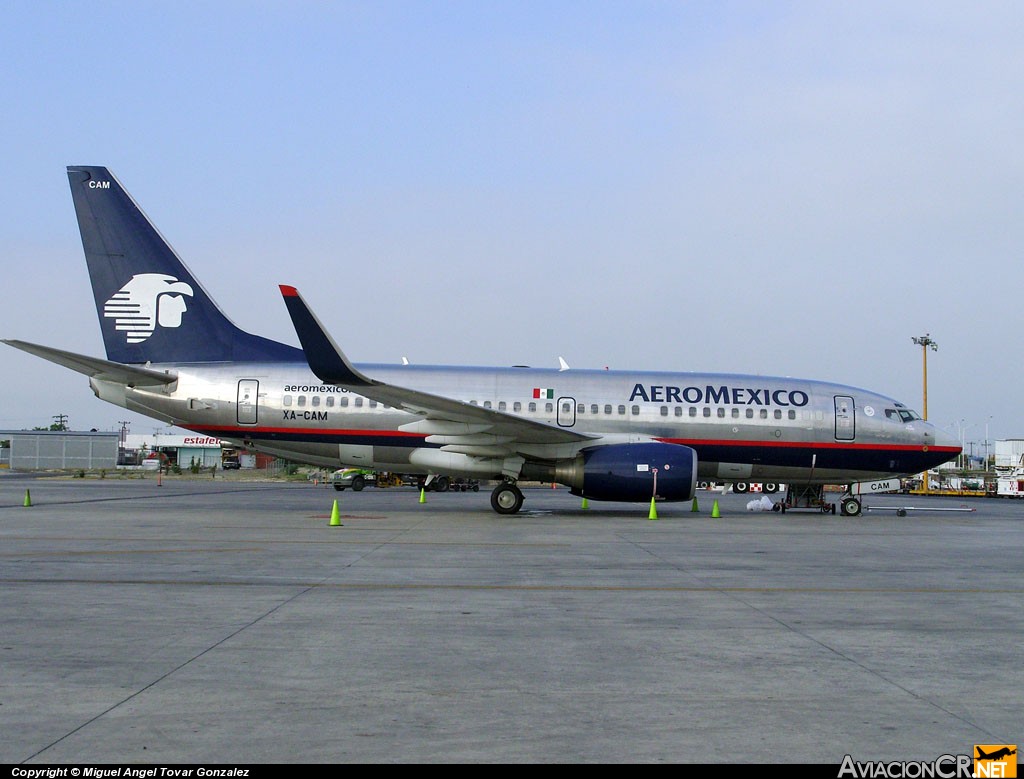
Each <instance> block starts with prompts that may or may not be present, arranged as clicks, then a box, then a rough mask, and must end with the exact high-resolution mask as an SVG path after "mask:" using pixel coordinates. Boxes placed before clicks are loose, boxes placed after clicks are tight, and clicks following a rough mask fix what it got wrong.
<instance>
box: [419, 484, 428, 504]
mask: <svg viewBox="0 0 1024 779" xmlns="http://www.w3.org/2000/svg"><path fill="white" fill-rule="evenodd" d="M426 502H427V491H426V490H425V489H423V488H422V487H421V488H420V503H426Z"/></svg>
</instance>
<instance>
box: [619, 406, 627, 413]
mask: <svg viewBox="0 0 1024 779" xmlns="http://www.w3.org/2000/svg"><path fill="white" fill-rule="evenodd" d="M619 413H620V414H625V413H626V407H625V406H619Z"/></svg>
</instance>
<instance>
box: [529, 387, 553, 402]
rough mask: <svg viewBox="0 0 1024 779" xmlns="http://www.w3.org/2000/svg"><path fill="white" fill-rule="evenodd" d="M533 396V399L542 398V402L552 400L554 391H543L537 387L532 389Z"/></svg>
mask: <svg viewBox="0 0 1024 779" xmlns="http://www.w3.org/2000/svg"><path fill="white" fill-rule="evenodd" d="M533 396H534V397H535V398H542V399H544V400H554V399H555V391H554V390H553V389H543V388H539V387H534V388H533Z"/></svg>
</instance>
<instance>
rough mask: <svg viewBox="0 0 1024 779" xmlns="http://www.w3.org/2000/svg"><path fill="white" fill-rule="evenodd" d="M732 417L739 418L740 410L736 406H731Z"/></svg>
mask: <svg viewBox="0 0 1024 779" xmlns="http://www.w3.org/2000/svg"><path fill="white" fill-rule="evenodd" d="M732 418H733V419H739V418H740V410H739V409H738V408H736V407H733V410H732Z"/></svg>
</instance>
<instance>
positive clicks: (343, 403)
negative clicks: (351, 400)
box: [338, 398, 348, 408]
mask: <svg viewBox="0 0 1024 779" xmlns="http://www.w3.org/2000/svg"><path fill="white" fill-rule="evenodd" d="M338 405H339V406H341V407H342V408H347V407H348V398H342V399H341V400H339V401H338Z"/></svg>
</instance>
